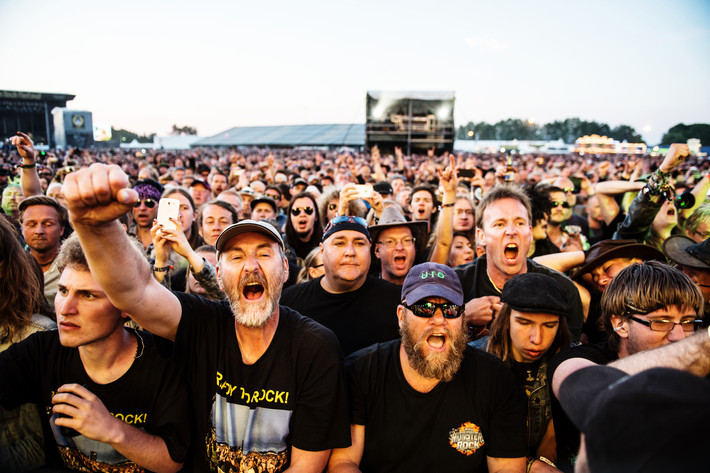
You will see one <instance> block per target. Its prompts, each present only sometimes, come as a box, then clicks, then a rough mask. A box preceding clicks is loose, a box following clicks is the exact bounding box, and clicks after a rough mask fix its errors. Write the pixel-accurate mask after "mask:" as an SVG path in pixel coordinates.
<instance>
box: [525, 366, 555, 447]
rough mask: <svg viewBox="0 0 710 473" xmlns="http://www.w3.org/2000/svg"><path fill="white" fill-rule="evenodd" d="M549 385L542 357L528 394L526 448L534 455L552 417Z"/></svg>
mask: <svg viewBox="0 0 710 473" xmlns="http://www.w3.org/2000/svg"><path fill="white" fill-rule="evenodd" d="M550 389H551V386H550V385H549V384H548V383H547V358H545V359H543V360H542V362H541V363H540V367H539V368H538V370H537V377H536V378H535V383H534V384H533V389H532V391H531V392H530V395H529V396H528V450H529V451H530V454H531V455H532V456H536V452H537V447H538V446H539V445H540V442H541V441H542V438H543V436H544V435H545V431H546V430H547V424H548V423H549V422H550V420H551V419H552V400H551V398H550Z"/></svg>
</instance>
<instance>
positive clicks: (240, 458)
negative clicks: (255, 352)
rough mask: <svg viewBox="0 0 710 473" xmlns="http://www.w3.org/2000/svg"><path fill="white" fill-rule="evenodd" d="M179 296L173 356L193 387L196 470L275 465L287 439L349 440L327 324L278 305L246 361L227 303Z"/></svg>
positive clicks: (329, 443) (314, 445)
mask: <svg viewBox="0 0 710 473" xmlns="http://www.w3.org/2000/svg"><path fill="white" fill-rule="evenodd" d="M176 296H177V297H178V299H179V300H180V303H181V305H182V318H181V320H180V324H179V326H178V331H177V335H176V339H175V349H174V358H175V359H176V360H177V361H178V362H179V363H180V364H181V365H182V366H183V367H184V369H185V375H186V379H187V381H188V383H189V384H190V385H191V387H192V394H193V398H194V407H195V408H194V414H195V417H196V420H195V423H196V425H197V428H196V437H195V459H194V461H195V467H196V470H197V471H210V468H211V469H212V471H249V469H250V468H253V469H254V471H259V472H279V471H283V470H284V469H286V468H287V467H288V465H289V461H290V447H291V446H293V447H297V448H299V449H302V450H309V451H320V450H327V449H330V448H335V447H347V446H349V445H350V429H349V425H348V413H347V399H346V395H345V381H344V371H343V358H342V354H341V352H340V350H339V348H338V342H337V340H336V338H335V336H333V334H332V332H330V330H327V329H326V328H324V327H323V326H321V325H319V324H317V323H315V322H313V321H312V320H310V319H308V318H306V317H303V316H301V315H300V314H298V313H297V312H295V311H293V310H291V309H289V308H288V307H283V306H281V307H280V310H279V324H278V327H277V329H276V333H275V334H274V338H273V340H272V341H271V344H270V345H269V347H268V348H267V350H266V352H265V353H264V354H263V355H262V356H261V358H259V360H257V361H256V363H254V364H252V365H247V364H245V363H243V362H242V359H241V352H240V350H239V343H238V341H237V336H236V333H235V329H234V316H233V314H232V312H231V310H230V308H229V305H228V304H227V303H226V302H212V301H208V300H206V299H204V298H201V297H197V296H193V295H190V294H181V293H176ZM205 453H206V455H205Z"/></svg>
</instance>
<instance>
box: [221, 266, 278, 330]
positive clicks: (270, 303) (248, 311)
mask: <svg viewBox="0 0 710 473" xmlns="http://www.w3.org/2000/svg"><path fill="white" fill-rule="evenodd" d="M252 279H253V278H249V281H242V283H241V284H239V285H238V287H236V288H235V287H229V288H225V289H226V291H225V292H226V293H227V300H228V301H229V306H230V307H231V309H232V314H233V315H234V319H235V320H236V321H237V323H239V324H241V325H244V326H245V327H249V328H259V327H263V326H264V324H266V322H268V321H269V319H271V317H272V316H273V315H274V311H275V310H276V307H277V306H278V303H279V298H280V297H281V289H282V287H281V286H279V287H276V288H274V287H270V286H269V285H268V284H267V281H266V278H263V277H262V278H259V277H257V279H256V280H258V282H260V284H262V285H263V286H264V291H268V292H267V296H268V297H267V298H265V299H264V300H263V301H261V302H259V303H258V304H254V303H249V302H246V301H244V300H243V299H242V297H241V292H242V290H243V288H244V285H246V283H248V282H250V281H251V280H252Z"/></svg>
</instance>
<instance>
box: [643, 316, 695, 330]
mask: <svg viewBox="0 0 710 473" xmlns="http://www.w3.org/2000/svg"><path fill="white" fill-rule="evenodd" d="M629 318H630V319H631V320H633V321H634V322H638V323H640V324H642V325H645V326H646V327H649V328H650V329H651V330H653V331H654V332H670V331H671V330H673V329H674V328H675V326H676V325H680V328H682V329H683V331H684V332H694V331H695V330H697V329H698V327H700V325H701V324H702V323H703V321H702V320H681V321H680V322H673V321H671V320H663V319H661V320H643V319H639V318H638V317H634V316H633V315H631V316H629Z"/></svg>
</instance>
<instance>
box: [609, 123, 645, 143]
mask: <svg viewBox="0 0 710 473" xmlns="http://www.w3.org/2000/svg"><path fill="white" fill-rule="evenodd" d="M609 136H610V137H611V138H614V139H615V140H619V141H621V142H624V141H626V142H627V143H644V141H643V138H642V137H641V135H640V134H638V133H637V132H636V130H635V129H634V127H632V126H629V125H619V126H617V127H615V128H614V129H613V130H611V133H610V134H609Z"/></svg>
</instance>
